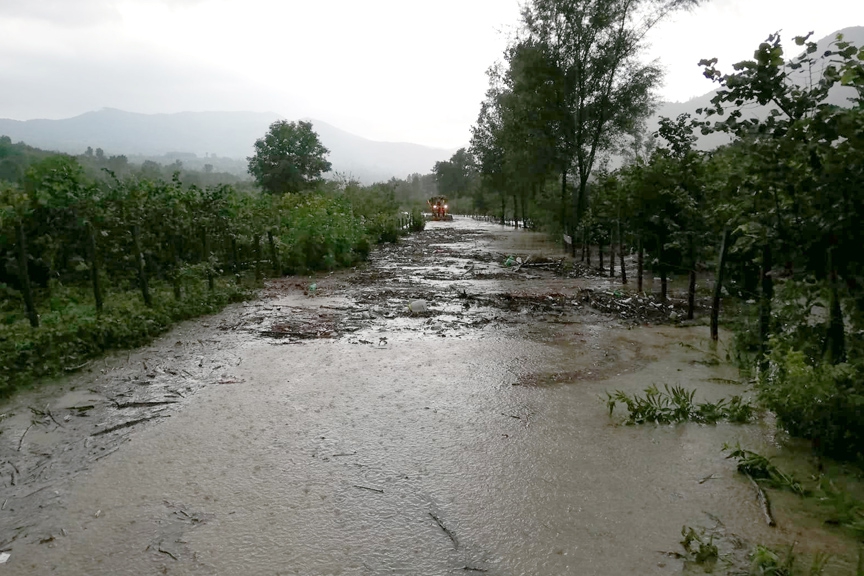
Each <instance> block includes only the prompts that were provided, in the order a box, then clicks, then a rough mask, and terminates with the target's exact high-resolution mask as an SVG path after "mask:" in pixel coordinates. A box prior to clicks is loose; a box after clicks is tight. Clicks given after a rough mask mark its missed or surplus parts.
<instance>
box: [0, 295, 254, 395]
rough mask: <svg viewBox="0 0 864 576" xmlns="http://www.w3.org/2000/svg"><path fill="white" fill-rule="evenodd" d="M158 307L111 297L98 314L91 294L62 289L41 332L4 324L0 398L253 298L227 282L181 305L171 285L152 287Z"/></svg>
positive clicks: (47, 308)
mask: <svg viewBox="0 0 864 576" xmlns="http://www.w3.org/2000/svg"><path fill="white" fill-rule="evenodd" d="M152 290H153V296H154V301H155V302H156V304H155V305H154V306H153V307H152V308H148V307H147V306H145V305H144V303H143V302H142V301H141V299H140V297H138V296H137V294H136V293H135V292H134V291H125V292H116V291H115V292H111V293H109V295H108V297H107V301H106V303H105V307H104V309H103V311H102V313H99V314H97V312H96V308H95V307H94V305H93V303H92V299H91V298H90V297H89V294H87V292H86V290H83V289H80V288H77V289H76V288H61V289H57V290H55V291H54V295H53V296H52V298H51V299H50V301H48V302H45V303H44V306H42V307H40V317H41V320H42V322H41V326H40V328H39V329H38V330H33V329H31V328H30V325H29V324H28V323H27V321H26V320H25V319H24V318H23V317H18V318H16V316H15V315H11V316H10V315H6V316H5V318H4V320H5V322H3V323H2V324H0V397H3V396H8V395H9V394H11V393H12V392H13V391H14V390H15V389H16V388H18V387H20V386H23V385H27V384H30V383H32V382H34V381H35V380H38V379H41V378H46V377H51V376H55V375H57V374H62V373H63V372H67V371H71V370H73V369H75V368H76V367H79V366H81V365H82V364H84V363H85V362H86V361H87V360H90V359H92V358H94V357H96V356H98V355H100V354H102V353H103V352H105V351H107V350H116V349H123V348H130V347H133V346H140V345H143V344H146V343H147V342H149V341H150V340H152V339H153V338H154V337H155V336H158V335H159V334H161V333H162V332H164V331H166V330H167V329H168V328H169V327H170V326H171V325H172V324H174V323H176V322H179V321H181V320H186V319H189V318H193V317H196V316H200V315H202V314H211V313H213V312H217V311H218V310H220V309H221V308H222V307H223V306H225V305H226V304H228V303H230V302H236V301H239V300H241V299H243V298H245V297H246V296H248V295H249V294H248V293H247V292H246V291H245V290H243V289H242V287H239V286H237V284H236V283H235V282H231V281H228V280H224V281H219V282H218V284H217V287H216V290H214V291H208V290H206V289H204V288H203V287H202V286H198V287H196V288H195V289H193V290H191V291H190V293H189V294H188V297H187V298H186V299H185V300H183V301H182V302H179V301H176V300H175V299H174V298H172V297H171V288H170V286H169V285H167V284H164V283H160V284H157V285H155V286H153V287H152Z"/></svg>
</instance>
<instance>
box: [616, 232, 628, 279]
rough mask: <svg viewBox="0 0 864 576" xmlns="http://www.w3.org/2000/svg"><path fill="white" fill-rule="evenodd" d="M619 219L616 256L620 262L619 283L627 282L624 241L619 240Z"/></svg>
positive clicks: (620, 236)
mask: <svg viewBox="0 0 864 576" xmlns="http://www.w3.org/2000/svg"><path fill="white" fill-rule="evenodd" d="M621 238H623V236H622V235H621V221H620V220H619V221H618V256H619V261H620V263H621V284H627V268H626V267H625V266H624V242H622V241H621Z"/></svg>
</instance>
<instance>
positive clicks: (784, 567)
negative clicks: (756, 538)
mask: <svg viewBox="0 0 864 576" xmlns="http://www.w3.org/2000/svg"><path fill="white" fill-rule="evenodd" d="M794 546H795V545H794V544H792V545H790V546H789V547H788V548H787V549H786V550H785V551H783V552H778V551H776V550H772V549H771V548H768V547H767V546H762V545H761V544H759V545H757V546H756V549H755V550H754V551H753V552H752V554H750V574H752V575H753V576H804V575H807V576H819V575H820V574H822V573H823V572H824V571H825V564H826V563H827V562H828V559H829V558H830V556H829V555H828V554H826V553H824V552H817V553H816V554H814V555H813V561H812V563H811V564H810V568H809V569H808V570H807V571H806V572H805V571H804V570H803V569H802V568H801V567H800V566H801V565H800V564H799V563H798V562H797V557H796V556H795V553H794V551H793V548H794Z"/></svg>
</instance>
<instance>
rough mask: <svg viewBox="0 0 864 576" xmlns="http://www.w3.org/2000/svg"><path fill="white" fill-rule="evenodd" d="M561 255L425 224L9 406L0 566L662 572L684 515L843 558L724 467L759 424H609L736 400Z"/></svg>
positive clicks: (692, 346) (739, 535) (703, 358)
mask: <svg viewBox="0 0 864 576" xmlns="http://www.w3.org/2000/svg"><path fill="white" fill-rule="evenodd" d="M511 254H512V255H513V256H514V261H513V263H512V264H511V265H510V266H504V265H503V262H504V261H505V259H506V257H507V256H508V255H511ZM516 257H519V258H520V260H516V259H515V258H516ZM561 258H563V255H559V254H556V253H555V252H554V248H550V247H549V246H548V245H547V244H546V243H545V242H544V241H543V240H542V238H541V237H539V236H538V235H535V234H531V233H525V232H521V231H517V232H514V231H508V230H505V229H503V228H501V227H499V226H496V225H492V224H485V223H479V222H475V221H472V220H468V219H457V220H455V221H454V222H450V223H432V224H430V225H429V226H428V227H427V230H426V231H424V232H423V233H420V234H417V235H414V236H412V237H409V238H407V239H405V240H404V241H402V242H401V243H400V244H399V245H397V246H386V247H384V248H382V249H381V250H379V251H376V252H375V253H374V254H373V256H372V259H371V261H370V263H369V265H368V266H365V267H362V268H360V269H358V270H355V271H347V272H339V273H334V274H330V275H321V276H318V277H316V278H314V279H300V278H285V279H281V280H275V281H271V282H269V283H268V284H267V287H266V288H265V289H263V290H262V293H261V298H260V299H258V300H256V301H255V302H249V303H246V304H242V305H236V306H233V307H230V308H229V309H227V310H225V311H224V312H223V313H221V314H218V315H215V316H212V317H209V318H204V319H199V320H196V321H192V322H188V323H185V324H183V325H181V326H179V327H178V328H177V329H175V330H174V331H172V332H171V333H169V334H168V335H166V336H165V337H163V338H161V339H159V340H158V341H156V342H154V343H153V344H152V345H151V346H149V347H147V348H145V349H141V350H137V351H135V352H133V353H130V354H127V353H122V354H118V355H116V356H113V357H111V358H108V359H106V360H105V361H99V362H97V363H94V364H93V365H91V366H90V368H89V371H85V372H83V373H80V374H76V375H74V376H72V377H70V378H69V379H67V380H65V381H63V382H60V383H58V384H57V385H55V386H51V387H48V388H47V389H42V390H41V391H39V392H35V393H26V394H21V395H19V396H18V397H17V398H14V399H13V400H12V401H11V403H9V404H7V405H6V406H5V407H4V408H3V413H4V414H3V420H2V422H0V427H2V434H0V458H2V468H0V474H2V477H3V482H4V487H3V495H2V498H0V499H2V501H3V502H2V510H0V550H3V551H5V552H6V553H8V554H9V557H8V561H7V562H6V563H5V564H3V565H0V572H2V573H7V574H64V575H67V576H69V575H96V574H105V575H119V574H188V575H199V574H201V575H210V574H250V575H257V574H303V575H318V574H322V575H323V574H328V575H329V574H345V575H349V574H350V575H354V574H357V575H361V574H369V575H372V574H405V575H430V576H432V575H443V574H475V573H486V574H492V575H521V574H524V575H537V576H543V575H562V574H580V575H581V574H598V575H607V574H608V575H620V574H680V573H682V570H685V571H686V570H690V568H688V567H686V566H685V565H684V562H683V560H682V559H680V558H678V557H676V556H675V554H674V553H677V552H681V551H682V549H681V546H680V544H679V541H680V539H681V528H682V526H683V525H688V526H693V527H697V528H698V527H704V528H706V529H709V530H711V531H712V533H714V534H717V535H718V541H720V542H723V545H724V546H726V549H725V552H727V553H728V554H730V555H732V556H734V555H735V554H739V555H742V554H745V548H746V545H747V543H752V542H760V543H765V544H779V543H789V542H791V541H793V540H797V541H798V542H799V544H798V549H799V550H805V551H806V550H807V549H811V548H812V549H828V550H830V551H841V552H842V551H844V546H846V545H847V544H845V543H844V541H843V540H842V539H840V538H839V537H836V536H834V535H832V534H831V533H829V532H826V531H824V530H822V529H819V528H812V527H808V526H811V525H812V523H810V524H808V523H807V521H806V519H802V518H799V517H797V516H796V515H795V513H794V512H792V511H791V509H787V508H785V507H784V506H783V503H782V501H781V502H780V503H779V505H777V506H776V510H775V514H776V516H777V520H778V527H776V528H769V527H768V526H767V525H766V524H765V522H764V520H763V517H762V514H761V511H760V508H759V505H758V503H757V502H756V500H755V499H754V497H753V491H752V488H751V487H750V486H749V485H748V484H747V482H746V480H744V479H742V478H741V477H740V476H739V475H737V474H736V472H735V466H734V463H732V462H730V461H729V460H726V459H724V454H723V453H722V452H721V450H720V448H721V446H722V444H723V443H724V442H731V443H734V442H736V441H740V442H741V443H742V445H746V446H748V447H751V448H756V449H758V448H760V447H764V446H767V445H770V444H771V442H772V431H771V428H770V426H769V425H768V424H765V423H760V424H753V425H747V426H738V425H731V424H719V425H717V426H699V425H692V424H686V425H678V426H642V427H638V426H624V425H622V424H621V422H620V419H619V418H616V417H615V416H614V415H613V417H611V418H610V416H609V414H608V412H607V409H606V405H605V402H604V398H605V392H606V391H611V390H623V391H625V392H628V393H633V392H637V391H642V390H643V389H644V388H645V387H646V386H648V385H650V384H652V383H656V384H658V385H660V386H662V385H663V384H670V385H672V384H682V385H686V386H687V387H695V388H697V389H698V391H699V392H698V395H697V397H698V398H708V399H717V398H721V397H727V396H730V395H732V394H741V393H744V394H745V395H746V389H744V388H742V386H741V385H739V384H736V383H735V382H736V381H737V373H736V371H735V370H734V369H733V368H732V367H730V366H728V365H725V364H724V363H723V362H718V352H716V351H712V349H711V348H710V347H709V345H708V343H707V328H705V327H704V326H690V327H681V326H678V325H674V323H670V322H669V321H668V319H669V316H670V314H671V313H672V312H674V311H675V310H676V309H675V308H671V309H670V308H668V307H667V308H664V307H660V306H659V305H654V304H652V303H650V302H649V300H648V299H645V298H641V299H640V297H638V296H634V295H632V294H630V293H628V292H626V291H624V292H620V293H619V294H617V295H616V294H615V292H616V291H619V290H621V287H620V286H619V285H618V284H614V283H610V282H612V281H610V280H608V279H605V278H601V277H589V278H585V277H580V278H574V277H570V275H568V274H565V273H563V268H562V267H561V266H560V264H559V263H560V262H561ZM312 284H314V286H312ZM419 300H423V301H424V302H423V303H422V304H421V303H419V302H418V301H419ZM679 310H680V309H679ZM664 321H665V324H664V323H663V322H664ZM658 322H659V324H658ZM719 354H720V355H721V356H722V352H720V353H719ZM706 479H709V480H706ZM718 572H719V571H718Z"/></svg>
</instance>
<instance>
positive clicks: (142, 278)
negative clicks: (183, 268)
mask: <svg viewBox="0 0 864 576" xmlns="http://www.w3.org/2000/svg"><path fill="white" fill-rule="evenodd" d="M132 245H133V248H134V249H135V262H136V264H137V265H138V281H139V282H140V283H141V295H142V296H143V297H144V304H145V305H146V306H147V307H148V308H152V307H153V300H152V299H151V298H150V285H149V284H148V282H147V266H146V262H145V261H144V254H143V253H142V252H141V229H140V228H139V227H138V225H137V224H135V225H134V226H132Z"/></svg>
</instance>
